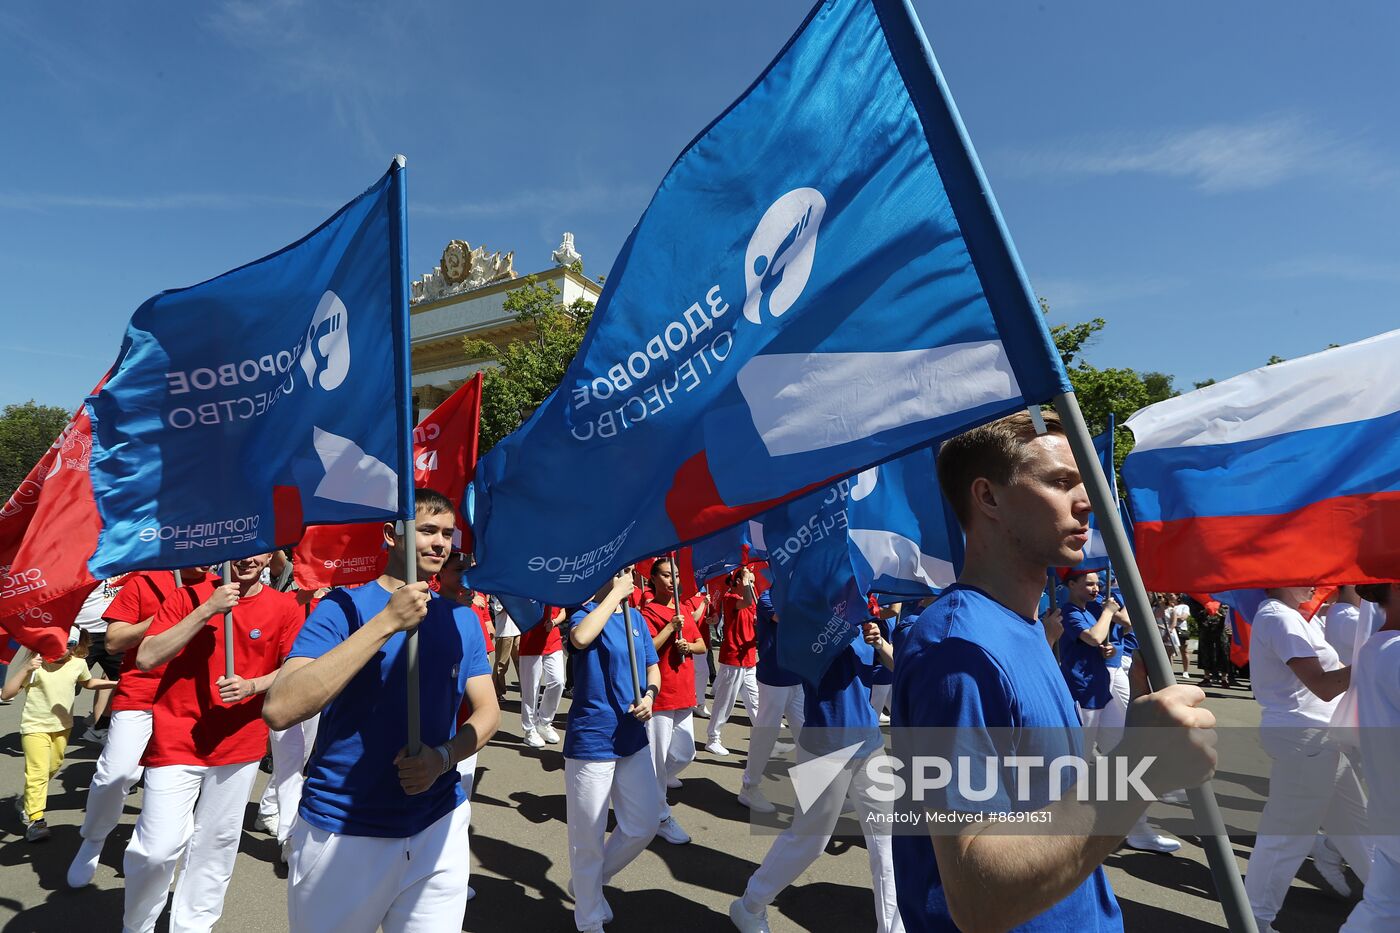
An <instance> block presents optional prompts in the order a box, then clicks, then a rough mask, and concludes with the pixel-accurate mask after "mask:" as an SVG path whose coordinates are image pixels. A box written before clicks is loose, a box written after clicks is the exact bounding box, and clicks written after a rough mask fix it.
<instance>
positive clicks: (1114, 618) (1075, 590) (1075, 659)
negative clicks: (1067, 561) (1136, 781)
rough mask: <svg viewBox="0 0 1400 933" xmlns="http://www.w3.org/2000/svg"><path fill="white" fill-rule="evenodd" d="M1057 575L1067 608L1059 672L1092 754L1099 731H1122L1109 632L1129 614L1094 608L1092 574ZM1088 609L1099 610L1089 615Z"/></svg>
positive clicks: (1103, 605) (1107, 605) (1110, 603)
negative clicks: (1115, 699) (1115, 702)
mask: <svg viewBox="0 0 1400 933" xmlns="http://www.w3.org/2000/svg"><path fill="white" fill-rule="evenodd" d="M1060 575H1061V577H1062V578H1063V579H1064V581H1065V602H1064V605H1062V606H1061V607H1060V613H1061V614H1060V621H1061V622H1062V623H1063V624H1064V627H1065V630H1064V633H1063V634H1061V635H1060V670H1061V671H1062V672H1063V673H1064V675H1065V683H1066V684H1067V685H1068V686H1069V695H1070V699H1072V700H1074V705H1075V709H1076V710H1077V712H1078V713H1079V723H1080V725H1082V726H1083V727H1084V746H1085V748H1086V749H1088V750H1093V748H1094V743H1095V741H1096V740H1097V739H1098V733H1099V728H1100V726H1101V725H1102V726H1103V727H1104V729H1105V730H1106V731H1108V732H1109V733H1110V734H1111V735H1117V734H1119V733H1121V732H1122V729H1123V719H1122V718H1121V717H1118V716H1117V715H1116V714H1117V713H1118V712H1119V710H1118V709H1117V707H1115V706H1114V705H1113V704H1112V703H1111V702H1110V700H1111V699H1112V697H1113V691H1112V685H1111V682H1110V679H1109V674H1108V659H1109V658H1112V657H1115V656H1116V655H1117V653H1118V647H1117V645H1115V644H1114V643H1113V641H1112V638H1111V636H1112V634H1113V626H1114V624H1115V623H1121V622H1122V620H1124V619H1126V618H1127V617H1128V614H1127V613H1126V612H1124V611H1123V610H1122V608H1120V607H1119V605H1118V603H1116V602H1115V601H1114V600H1113V599H1112V598H1109V599H1108V600H1106V601H1103V602H1098V597H1099V575H1098V574H1097V573H1095V572H1094V571H1092V570H1090V571H1083V570H1070V569H1066V570H1064V571H1061V574H1060ZM1090 603H1095V604H1096V605H1098V606H1099V607H1100V608H1099V610H1098V611H1097V612H1092V613H1091V612H1090V611H1089V605H1090ZM1105 720H1107V721H1105Z"/></svg>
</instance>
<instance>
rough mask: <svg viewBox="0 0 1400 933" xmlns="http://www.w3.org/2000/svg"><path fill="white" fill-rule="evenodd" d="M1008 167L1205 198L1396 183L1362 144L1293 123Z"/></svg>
mask: <svg viewBox="0 0 1400 933" xmlns="http://www.w3.org/2000/svg"><path fill="white" fill-rule="evenodd" d="M1005 159H1006V162H1007V168H1008V169H1009V170H1011V171H1013V172H1016V173H1018V174H1022V175H1124V174H1144V175H1158V176H1164V177H1168V178H1180V179H1183V180H1185V181H1188V182H1190V183H1191V184H1193V185H1194V186H1195V187H1196V188H1198V189H1200V190H1202V191H1207V192H1228V191H1252V190H1259V189H1262V188H1269V187H1272V186H1274V185H1277V184H1280V183H1282V182H1285V181H1288V180H1290V179H1293V178H1299V177H1302V176H1309V175H1330V176H1333V177H1337V178H1345V179H1347V180H1349V181H1353V182H1359V183H1362V184H1368V183H1374V182H1378V181H1386V182H1389V181H1393V180H1394V178H1395V175H1394V172H1393V170H1392V169H1390V168H1389V167H1387V166H1386V165H1385V164H1384V163H1383V162H1382V160H1380V159H1378V158H1376V156H1375V155H1374V154H1373V153H1371V152H1370V151H1369V150H1368V149H1367V148H1366V147H1365V146H1364V145H1363V144H1361V143H1360V142H1358V141H1356V140H1349V139H1344V138H1341V137H1339V136H1337V135H1335V134H1333V133H1330V132H1329V131H1327V130H1326V129H1324V128H1322V127H1318V126H1314V125H1311V124H1309V123H1308V121H1306V120H1304V119H1302V118H1301V117H1299V116H1296V115H1283V116H1272V117H1266V118H1262V119H1259V120H1255V121H1252V122H1246V123H1234V124H1231V123H1215V124H1208V125H1206V126H1201V127H1196V128H1194V129H1179V130H1175V131H1168V132H1153V133H1139V134H1132V135H1129V134H1122V135H1117V136H1113V137H1103V138H1099V139H1080V140H1074V141H1066V142H1062V143H1058V144H1049V145H1045V146H1041V147H1037V148H1035V149H1029V150H1022V151H1019V152H1012V153H1007V154H1005Z"/></svg>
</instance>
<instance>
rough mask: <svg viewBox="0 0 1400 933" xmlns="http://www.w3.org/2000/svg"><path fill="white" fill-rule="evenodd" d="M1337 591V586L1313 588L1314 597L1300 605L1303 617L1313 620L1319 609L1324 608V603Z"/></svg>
mask: <svg viewBox="0 0 1400 933" xmlns="http://www.w3.org/2000/svg"><path fill="white" fill-rule="evenodd" d="M1335 592H1337V588H1336V587H1335V586H1319V587H1314V588H1313V596H1312V599H1310V600H1308V601H1307V602H1305V603H1303V604H1302V605H1301V606H1299V607H1298V612H1299V613H1300V614H1302V616H1303V618H1305V619H1309V620H1311V619H1312V617H1313V616H1315V615H1317V610H1319V609H1321V608H1322V604H1323V603H1324V602H1326V601H1327V599H1328V597H1330V596H1331V595H1332V594H1333V593H1335Z"/></svg>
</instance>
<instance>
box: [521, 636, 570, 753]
mask: <svg viewBox="0 0 1400 933" xmlns="http://www.w3.org/2000/svg"><path fill="white" fill-rule="evenodd" d="M541 687H543V693H541ZM563 695H564V652H562V651H556V652H554V653H553V654H535V655H531V654H522V655H521V656H520V728H522V729H524V730H525V731H526V732H527V733H528V732H534V731H535V730H536V729H538V728H539V727H540V726H549V725H553V724H554V714H555V713H557V712H558V711H559V698H560V697H562V696H563Z"/></svg>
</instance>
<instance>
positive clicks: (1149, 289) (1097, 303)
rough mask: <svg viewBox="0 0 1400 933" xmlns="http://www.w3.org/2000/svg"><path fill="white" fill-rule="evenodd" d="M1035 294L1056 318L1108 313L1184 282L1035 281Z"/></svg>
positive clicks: (1153, 278)
mask: <svg viewBox="0 0 1400 933" xmlns="http://www.w3.org/2000/svg"><path fill="white" fill-rule="evenodd" d="M1031 284H1032V285H1033V286H1034V287H1035V293H1036V294H1037V295H1038V296H1040V297H1041V298H1044V299H1045V300H1046V301H1047V302H1049V304H1050V313H1051V314H1052V315H1054V316H1056V317H1058V316H1060V315H1061V314H1062V313H1063V312H1067V311H1076V312H1082V311H1087V312H1092V313H1095V314H1099V313H1105V312H1107V311H1109V310H1113V309H1115V306H1117V307H1121V306H1123V305H1127V304H1131V303H1132V302H1133V301H1136V300H1138V299H1141V298H1151V297H1154V296H1156V295H1163V294H1166V293H1168V292H1171V291H1174V290H1176V289H1178V288H1180V287H1181V286H1182V285H1184V284H1185V282H1184V280H1182V279H1177V278H1172V277H1170V276H1139V277H1134V278H1079V279H1075V278H1036V279H1033V280H1032V283H1031Z"/></svg>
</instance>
